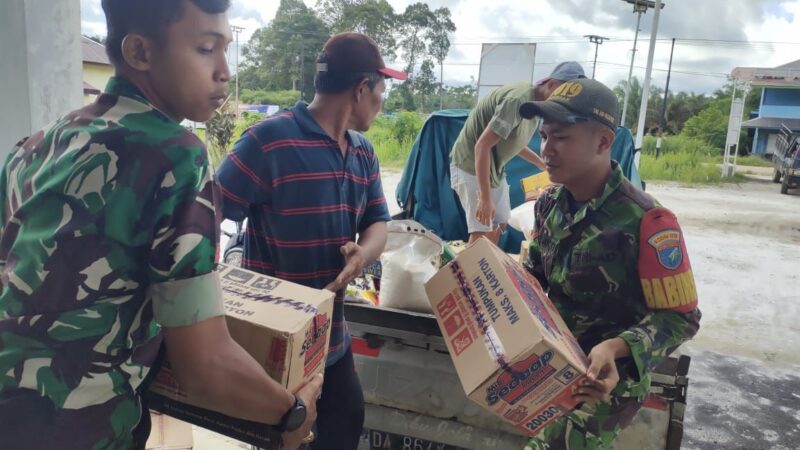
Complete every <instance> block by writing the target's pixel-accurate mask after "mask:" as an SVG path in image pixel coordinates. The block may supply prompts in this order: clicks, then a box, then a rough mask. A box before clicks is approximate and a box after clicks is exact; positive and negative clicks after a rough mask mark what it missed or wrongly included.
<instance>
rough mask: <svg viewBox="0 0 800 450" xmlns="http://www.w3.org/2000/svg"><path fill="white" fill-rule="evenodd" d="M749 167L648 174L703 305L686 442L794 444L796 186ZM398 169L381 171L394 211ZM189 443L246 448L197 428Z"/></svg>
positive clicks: (799, 230) (797, 398)
mask: <svg viewBox="0 0 800 450" xmlns="http://www.w3.org/2000/svg"><path fill="white" fill-rule="evenodd" d="M748 171H749V172H752V174H753V175H755V176H756V177H757V179H756V180H755V181H751V182H747V183H743V184H740V185H722V186H711V187H709V186H702V187H686V186H679V185H675V184H656V183H651V184H648V192H650V193H651V194H653V195H654V196H655V197H656V198H657V199H659V200H660V201H661V203H662V204H664V205H665V206H667V207H669V208H670V209H672V210H673V211H675V213H676V214H677V216H678V218H679V221H680V222H681V225H682V227H683V229H684V232H685V235H686V240H687V246H688V250H689V253H690V255H691V261H692V265H693V268H694V273H695V276H696V278H697V286H698V292H699V295H700V304H701V309H702V311H703V321H702V324H701V330H700V332H699V333H698V335H697V337H696V339H695V340H694V341H692V342H691V343H690V344H688V345H687V346H685V348H684V349H683V351H684V352H685V353H687V354H689V355H691V356H692V366H691V370H690V374H689V376H690V379H691V381H690V387H689V401H688V409H687V413H686V420H685V436H684V441H683V448H684V449H688V450H716V449H741V450H762V449H763V450H767V449H770V450H772V449H776V450H779V449H797V448H800V377H798V374H800V351H798V348H800V264H799V263H798V262H800V191H790V192H791V195H781V194H780V193H779V186H778V185H777V184H773V183H771V182H770V181H769V180H768V179H767V178H766V177H767V176H768V175H769V174H771V171H769V170H759V169H755V170H748ZM762 172H763V173H762ZM758 177H760V178H758ZM399 178H400V174H399V173H397V172H386V173H384V176H383V182H384V189H385V191H386V197H387V199H389V204H390V205H391V206H392V208H393V210H394V211H396V210H397V208H396V206H395V201H394V188H395V186H396V184H397V183H398V181H399ZM195 443H196V446H195V448H196V449H202V450H212V449H213V450H223V449H237V448H247V447H246V446H243V445H239V444H237V443H235V442H233V441H231V440H228V439H225V438H222V437H220V436H216V435H213V434H211V433H208V432H205V431H203V430H197V429H196V430H195Z"/></svg>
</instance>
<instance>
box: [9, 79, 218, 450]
mask: <svg viewBox="0 0 800 450" xmlns="http://www.w3.org/2000/svg"><path fill="white" fill-rule="evenodd" d="M0 198H2V200H3V206H2V208H0V227H2V228H1V229H0V280H1V281H2V288H3V289H2V295H0V421H1V422H2V423H3V426H4V429H6V430H14V432H12V433H7V432H5V433H0V448H3V449H6V450H8V449H16V448H24V449H38V448H48V449H49V448H58V449H107V448H108V449H112V448H113V449H123V448H125V449H127V448H132V447H133V446H134V442H133V439H134V438H133V436H132V433H134V432H136V431H140V430H136V428H137V425H138V424H140V422H141V421H143V419H144V420H145V421H146V418H147V416H146V414H147V412H146V411H142V409H143V408H142V405H141V398H140V397H139V391H140V389H141V388H142V386H141V385H142V382H143V380H145V379H146V377H147V376H148V373H149V372H150V368H151V367H152V366H153V363H154V361H155V359H156V356H157V355H158V352H159V349H160V346H161V341H162V338H161V333H160V330H161V328H160V327H161V326H162V325H163V326H181V325H189V324H192V323H195V322H198V321H201V320H205V319H207V318H209V317H213V316H217V315H221V314H223V309H222V304H221V297H220V296H219V292H220V289H219V281H218V279H217V276H216V273H215V272H213V268H214V257H215V249H216V242H217V241H218V231H217V229H216V220H215V208H214V196H213V183H212V177H211V174H210V171H209V168H208V164H207V155H206V150H205V147H204V145H203V144H202V143H201V142H200V141H199V140H198V139H197V138H196V137H195V136H194V135H193V134H191V133H190V132H188V131H187V130H185V129H184V128H183V127H181V126H180V125H179V124H178V123H175V122H174V121H172V120H171V119H169V118H168V117H167V116H166V115H164V114H163V113H161V112H160V111H158V110H157V109H155V108H154V107H153V106H152V105H150V103H149V102H148V101H147V100H146V99H145V98H144V97H143V96H142V95H141V94H140V93H139V92H138V91H137V90H136V88H134V87H133V85H131V84H130V83H129V82H127V81H126V80H124V79H121V78H112V79H111V80H110V81H109V84H108V86H107V87H106V92H105V93H104V94H102V95H100V96H99V97H98V98H97V101H96V102H94V103H93V104H91V105H88V106H86V107H84V108H82V109H80V110H77V111H74V112H72V113H70V114H68V115H66V116H65V117H63V118H62V119H60V120H58V121H56V122H55V123H54V124H52V125H51V126H50V127H48V128H47V129H45V130H43V131H40V132H38V133H36V134H34V135H33V136H31V137H30V138H29V139H27V140H24V141H23V142H21V143H20V144H18V146H17V147H16V148H15V149H14V150H13V152H12V154H11V155H10V156H9V158H8V160H7V161H6V164H5V166H4V168H3V170H2V173H0ZM145 436H146V435H145Z"/></svg>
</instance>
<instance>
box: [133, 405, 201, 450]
mask: <svg viewBox="0 0 800 450" xmlns="http://www.w3.org/2000/svg"><path fill="white" fill-rule="evenodd" d="M150 423H151V427H150V437H149V438H148V439H147V444H145V446H144V448H145V449H146V450H191V449H192V447H194V439H193V437H192V425H190V424H188V423H186V422H183V421H181V420H178V419H175V418H172V417H170V416H165V415H164V414H160V413H157V412H151V413H150Z"/></svg>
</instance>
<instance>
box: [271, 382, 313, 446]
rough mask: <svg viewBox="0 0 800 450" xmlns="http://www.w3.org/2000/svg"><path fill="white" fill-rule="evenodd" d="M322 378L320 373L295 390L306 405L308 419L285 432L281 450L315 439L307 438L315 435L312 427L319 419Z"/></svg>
mask: <svg viewBox="0 0 800 450" xmlns="http://www.w3.org/2000/svg"><path fill="white" fill-rule="evenodd" d="M322 380H323V379H322V374H319V375H317V376H315V377H314V378H312V379H311V380H310V381H309V382H308V383H306V384H305V385H303V387H301V388H300V389H298V390H297V391H296V392H295V395H297V396H298V397H300V399H302V400H303V403H305V405H306V421H305V422H303V425H301V426H300V428H298V429H297V430H295V431H292V432H286V433H283V435H282V436H281V437H282V440H283V445H282V446H281V450H296V449H297V448H298V447H300V445H302V444H307V443H309V442H311V441H313V439H311V440H308V439H307V438H309V437H312V438H313V437H314V436H311V427H313V426H314V422H315V421H316V420H317V400H318V399H319V397H320V395H321V393H322Z"/></svg>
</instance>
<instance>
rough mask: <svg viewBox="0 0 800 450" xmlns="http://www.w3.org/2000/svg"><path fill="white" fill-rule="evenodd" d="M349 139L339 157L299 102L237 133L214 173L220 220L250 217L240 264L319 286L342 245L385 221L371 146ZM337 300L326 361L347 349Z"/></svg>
mask: <svg viewBox="0 0 800 450" xmlns="http://www.w3.org/2000/svg"><path fill="white" fill-rule="evenodd" d="M347 137H348V148H347V152H346V153H345V154H344V155H343V154H342V151H341V149H340V148H339V144H338V142H337V141H336V140H334V139H332V138H331V137H330V136H328V134H327V133H326V132H325V131H323V130H322V128H321V127H320V126H319V124H317V122H316V120H314V118H313V117H312V116H311V114H310V113H309V111H308V108H307V107H306V104H305V103H302V102H300V103H297V105H295V106H294V107H293V108H290V109H288V110H284V111H281V112H279V113H277V114H275V115H273V116H270V117H268V118H267V119H266V120H264V121H262V122H259V123H257V124H256V125H254V126H253V127H251V128H250V129H248V130H247V131H246V132H245V133H244V134H242V137H241V138H240V139H239V141H238V142H237V143H236V145H235V146H234V149H233V151H232V152H231V153H230V154H228V156H227V157H226V158H225V160H224V161H223V163H222V165H221V167H220V169H219V171H218V174H217V175H218V178H219V183H220V188H221V190H222V193H223V198H224V201H223V214H224V216H225V218H227V219H230V220H234V221H242V220H243V219H245V218H247V219H248V220H247V230H246V236H245V241H244V255H243V258H242V265H243V267H244V268H246V269H249V270H253V271H256V272H260V273H264V274H266V275H270V276H275V277H277V278H281V279H284V280H287V281H292V282H295V283H299V284H302V285H305V286H309V287H313V288H317V289H322V288H324V287H325V286H326V285H327V284H328V283H330V282H332V281H334V280H335V279H336V276H337V275H339V273H340V272H341V271H342V269H343V268H344V257H343V256H342V254H341V253H340V247H341V246H342V245H344V244H346V243H347V242H350V241H355V239H356V234H357V233H360V232H362V231H364V230H366V229H367V228H368V227H369V226H370V225H372V224H374V223H376V222H386V221H389V220H391V217H390V216H389V210H388V209H387V207H386V197H384V195H383V188H382V187H381V177H380V169H379V165H378V158H377V157H376V156H375V151H374V150H373V148H372V144H370V142H369V141H368V140H367V139H366V138H365V137H364V136H362V135H361V134H359V133H356V132H354V131H348V133H347ZM343 301H344V295H343V292H337V293H336V298H335V301H334V306H333V318H332V320H331V322H332V324H331V338H330V351H329V353H328V360H327V365H331V364H333V363H334V362H336V361H338V360H339V359H340V358H341V357H342V356H343V355H344V354H345V352H346V351H347V349H348V348H349V347H350V333H349V331H348V329H347V324H346V323H345V321H344V304H343Z"/></svg>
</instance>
